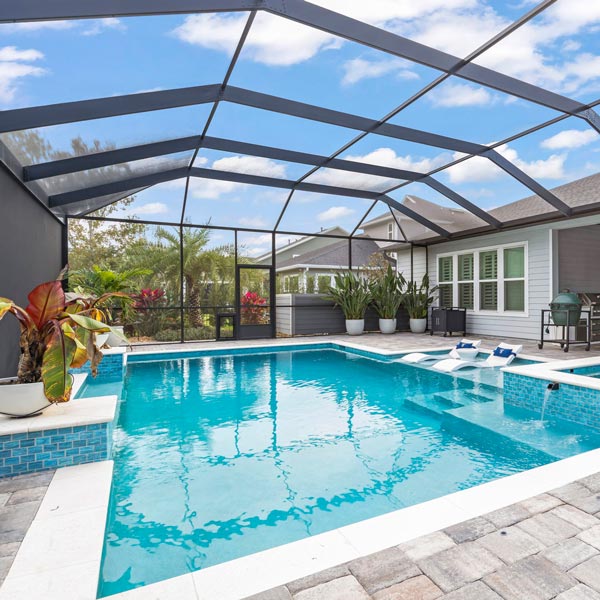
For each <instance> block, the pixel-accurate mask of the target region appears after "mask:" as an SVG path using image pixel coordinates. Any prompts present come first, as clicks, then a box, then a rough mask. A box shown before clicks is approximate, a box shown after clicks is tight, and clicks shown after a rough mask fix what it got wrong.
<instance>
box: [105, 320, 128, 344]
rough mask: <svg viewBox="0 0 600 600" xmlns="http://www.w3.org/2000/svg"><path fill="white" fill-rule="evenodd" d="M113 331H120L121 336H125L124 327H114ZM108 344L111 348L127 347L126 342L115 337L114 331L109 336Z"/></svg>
mask: <svg viewBox="0 0 600 600" xmlns="http://www.w3.org/2000/svg"><path fill="white" fill-rule="evenodd" d="M113 329H115V330H116V331H118V332H119V333H120V334H121V335H125V334H124V327H123V325H113ZM106 343H107V344H108V345H109V346H110V347H111V348H116V347H117V346H125V345H126V344H125V342H124V341H123V340H122V339H121V338H120V337H119V336H118V335H115V334H114V333H113V332H112V331H111V332H110V333H109V334H108V340H106Z"/></svg>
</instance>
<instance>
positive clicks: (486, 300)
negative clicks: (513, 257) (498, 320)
mask: <svg viewBox="0 0 600 600" xmlns="http://www.w3.org/2000/svg"><path fill="white" fill-rule="evenodd" d="M479 310H498V252H497V251H496V250H488V251H486V252H480V253H479Z"/></svg>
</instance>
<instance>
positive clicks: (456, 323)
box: [430, 307, 467, 336]
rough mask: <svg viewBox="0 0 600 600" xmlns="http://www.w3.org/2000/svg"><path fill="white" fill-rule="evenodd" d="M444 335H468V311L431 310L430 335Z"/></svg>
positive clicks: (439, 308)
mask: <svg viewBox="0 0 600 600" xmlns="http://www.w3.org/2000/svg"><path fill="white" fill-rule="evenodd" d="M434 333H443V334H444V336H446V335H448V334H450V335H452V334H453V333H462V334H463V335H465V334H466V333H467V311H466V309H464V308H441V307H434V308H432V309H431V329H430V334H431V335H433V334H434Z"/></svg>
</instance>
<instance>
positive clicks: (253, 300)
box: [241, 292, 269, 325]
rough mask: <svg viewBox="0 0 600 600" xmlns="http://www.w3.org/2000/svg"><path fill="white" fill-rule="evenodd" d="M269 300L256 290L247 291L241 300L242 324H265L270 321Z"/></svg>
mask: <svg viewBox="0 0 600 600" xmlns="http://www.w3.org/2000/svg"><path fill="white" fill-rule="evenodd" d="M266 304H267V300H266V298H263V297H262V296H260V295H259V294H257V293H256V292H246V293H245V294H244V295H243V296H242V300H241V313H242V314H241V324H242V325H264V324H265V323H268V321H269V308H268V307H267V306H266Z"/></svg>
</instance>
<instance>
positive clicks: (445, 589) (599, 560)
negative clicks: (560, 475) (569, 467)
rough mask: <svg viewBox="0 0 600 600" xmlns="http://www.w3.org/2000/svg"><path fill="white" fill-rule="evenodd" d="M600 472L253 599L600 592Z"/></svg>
mask: <svg viewBox="0 0 600 600" xmlns="http://www.w3.org/2000/svg"><path fill="white" fill-rule="evenodd" d="M598 501H600V473H598V474H596V475H592V476H590V477H586V478H584V479H581V480H579V481H577V482H576V483H573V484H569V485H566V486H563V487H561V488H558V489H555V490H552V491H550V492H548V493H547V494H541V495H539V496H536V497H534V498H530V499H528V500H524V501H523V502H519V503H517V504H514V505H512V506H508V507H506V508H502V509H500V510H497V511H494V512H492V513H489V514H487V515H484V516H482V517H477V518H476V519H471V520H470V521H467V522H465V523H460V524H459V525H454V526H452V527H449V528H448V529H446V530H444V531H439V532H436V533H433V534H430V535H426V536H423V537H421V538H417V539H416V540H411V541H410V542H405V543H403V544H400V545H399V546H396V547H393V548H390V549H388V550H384V551H382V552H377V553H376V554H373V555H371V556H367V557H364V558H360V559H357V560H353V561H350V562H348V563H346V564H343V565H340V566H338V567H334V568H332V569H328V570H327V571H323V572H321V573H316V574H314V575H311V576H309V577H305V578H303V579H300V580H297V581H292V582H290V583H288V584H287V585H284V586H280V587H278V588H275V589H272V590H269V591H267V592H264V593H261V594H257V595H254V596H251V597H249V598H248V599H247V600H312V599H315V600H317V599H318V600H334V599H338V598H339V599H340V600H341V599H343V600H355V599H356V600H359V599H360V600H362V599H365V600H366V599H369V598H371V599H373V600H437V599H438V598H439V599H443V600H488V599H489V600H552V599H556V600H600V510H599V507H598V504H597V502H598Z"/></svg>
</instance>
